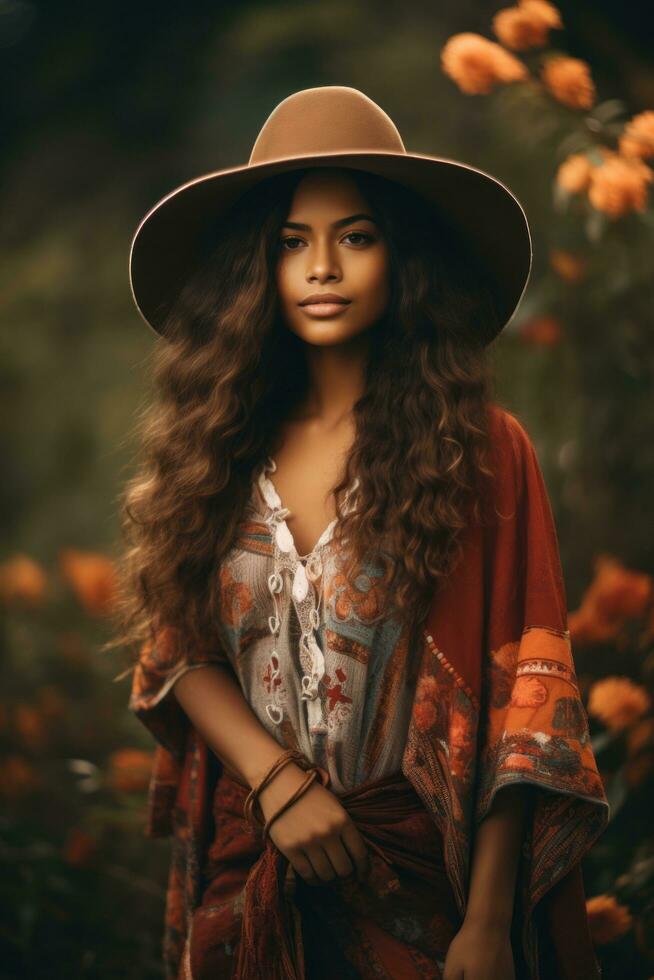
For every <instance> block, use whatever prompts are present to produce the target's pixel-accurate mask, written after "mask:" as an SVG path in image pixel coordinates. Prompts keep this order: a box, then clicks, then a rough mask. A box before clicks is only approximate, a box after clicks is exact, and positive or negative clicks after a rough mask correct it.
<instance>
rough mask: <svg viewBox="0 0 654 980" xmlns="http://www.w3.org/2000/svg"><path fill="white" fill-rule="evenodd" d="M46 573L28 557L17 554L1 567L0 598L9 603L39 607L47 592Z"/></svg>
mask: <svg viewBox="0 0 654 980" xmlns="http://www.w3.org/2000/svg"><path fill="white" fill-rule="evenodd" d="M47 586H48V581H47V577H46V574H45V572H44V571H43V569H42V568H41V566H40V565H39V564H37V562H35V561H34V560H33V559H32V558H29V557H28V556H27V555H23V554H17V555H14V557H13V558H10V559H9V560H8V561H6V562H4V563H3V564H2V565H0V597H1V598H2V600H3V601H4V602H5V603H7V604H8V605H9V604H10V603H15V602H19V603H25V604H26V605H29V606H39V605H40V604H41V603H42V601H43V599H44V597H45V593H46V590H47Z"/></svg>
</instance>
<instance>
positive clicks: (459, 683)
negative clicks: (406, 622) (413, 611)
mask: <svg viewBox="0 0 654 980" xmlns="http://www.w3.org/2000/svg"><path fill="white" fill-rule="evenodd" d="M423 636H424V637H425V639H426V641H427V643H428V645H429V648H430V650H431V652H432V653H433V654H435V656H436V659H437V660H438V661H439V663H440V664H442V666H443V667H444V668H445V670H446V671H447V672H448V674H451V675H452V679H453V681H454V683H455V684H456V685H457V687H460V688H461V690H462V691H464V692H465V693H466V694H467V696H468V697H469V698H470V700H471V702H472V704H473V705H474V706H475V708H479V701H478V700H477V698H476V696H475V694H474V691H473V690H472V688H471V687H470V686H469V685H468V684H466V682H465V681H464V679H463V677H461V674H459V673H457V671H456V670H455V669H454V667H453V666H452V664H451V663H450V662H449V660H448V659H447V657H446V656H445V654H444V653H443V652H442V651H441V650H439V649H438V647H437V646H436V643H435V641H434V638H433V636H431V635H430V634H429V633H427V631H426V630H423Z"/></svg>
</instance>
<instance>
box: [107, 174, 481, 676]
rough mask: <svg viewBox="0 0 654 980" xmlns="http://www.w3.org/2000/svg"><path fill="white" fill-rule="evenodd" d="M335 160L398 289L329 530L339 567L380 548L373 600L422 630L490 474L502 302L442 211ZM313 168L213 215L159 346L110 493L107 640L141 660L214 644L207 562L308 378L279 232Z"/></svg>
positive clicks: (275, 180)
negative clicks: (170, 643)
mask: <svg viewBox="0 0 654 980" xmlns="http://www.w3.org/2000/svg"><path fill="white" fill-rule="evenodd" d="M342 169H343V170H344V171H345V172H346V173H348V174H350V175H351V176H352V178H353V179H354V180H355V181H356V182H357V185H358V187H359V189H360V191H361V193H362V195H363V196H364V198H365V200H366V201H367V203H368V206H369V207H370V208H371V210H372V213H373V214H374V216H375V217H376V219H377V221H378V223H379V226H380V228H381V232H382V234H383V235H384V237H385V239H386V242H387V244H388V249H389V257H390V265H389V274H390V277H391V283H390V286H391V289H390V296H391V298H390V302H389V304H388V308H387V310H386V312H385V315H384V317H383V318H382V319H381V321H380V322H378V323H376V324H375V325H374V326H373V327H372V328H371V329H372V330H374V331H375V336H374V337H373V338H372V343H371V344H370V355H369V359H368V363H367V366H366V378H365V388H364V393H363V395H362V397H361V398H359V400H358V401H357V402H356V404H355V405H354V407H353V414H354V419H355V423H356V424H355V438H354V441H353V444H352V446H351V450H350V452H349V456H348V458H347V461H346V469H345V472H344V474H343V478H342V480H341V482H340V483H338V484H336V485H335V486H334V487H333V488H332V490H333V492H334V495H335V502H336V513H337V516H338V520H337V523H336V526H335V529H334V537H333V541H334V546H335V547H336V548H338V547H339V546H340V545H342V544H343V542H344V539H345V538H347V550H348V554H349V569H350V571H351V570H352V569H353V568H354V566H355V565H356V563H358V562H359V561H362V560H363V559H364V557H365V556H366V555H369V554H370V553H371V552H372V553H374V554H375V555H376V556H377V558H378V560H381V562H382V565H383V569H384V571H383V575H382V579H381V580H380V581H381V588H382V591H383V590H386V591H385V592H384V595H385V596H386V598H387V599H388V600H389V601H390V599H391V598H392V602H393V606H394V608H395V609H396V610H397V612H398V613H399V615H400V616H401V617H402V618H404V619H405V620H406V621H407V622H409V623H410V624H411V625H412V627H413V628H414V629H418V628H419V625H420V623H421V621H422V619H423V618H424V617H425V616H426V614H427V611H428V609H429V605H430V603H431V601H432V600H433V597H434V594H435V591H436V590H438V589H440V588H441V587H442V586H443V584H444V582H445V580H446V579H447V577H448V575H449V574H450V572H451V570H452V569H453V567H454V565H455V564H456V562H457V561H458V560H459V558H460V556H461V551H462V547H461V535H462V532H463V530H464V528H465V527H466V525H467V523H468V521H469V520H470V519H471V517H473V516H474V515H477V516H478V515H479V497H480V485H481V484H480V478H481V474H482V473H485V474H489V475H490V474H491V472H492V471H491V470H490V469H489V460H490V456H489V452H488V450H489V437H488V426H489V418H488V411H489V403H490V395H489V388H490V372H489V369H488V359H487V348H486V346H485V338H487V337H488V335H489V334H488V333H487V331H488V332H490V336H493V335H494V331H495V325H496V314H495V310H494V307H493V303H492V298H491V291H490V288H489V285H488V282H487V280H486V278H485V275H484V272H483V270H482V268H481V267H480V265H479V264H478V263H477V261H476V259H475V256H474V254H473V252H472V251H471V250H470V249H469V248H468V247H467V245H466V243H465V242H464V241H463V240H462V239H461V237H460V236H459V234H458V233H457V229H456V228H455V227H454V226H452V224H451V223H450V222H449V221H448V220H447V219H446V218H445V217H444V215H443V214H442V213H441V212H439V211H437V210H436V209H434V208H433V207H431V206H428V205H427V203H426V201H425V200H424V199H423V198H422V197H421V196H420V195H418V194H416V193H415V192H413V191H412V190H410V189H409V188H406V187H404V186H402V185H400V184H398V183H396V182H394V181H390V180H386V179H385V178H383V177H381V176H377V175H374V174H371V173H367V172H362V171H358V170H355V169H349V168H342ZM306 172H307V170H306V169H300V170H293V171H291V172H287V173H284V174H281V175H276V176H274V177H272V178H270V179H268V180H265V181H263V182H262V183H260V184H258V185H257V186H256V187H255V188H254V189H252V190H250V191H249V192H247V193H246V194H245V195H244V196H242V197H241V198H240V199H239V200H238V201H237V202H235V203H234V204H233V205H232V207H231V208H230V209H229V211H228V212H227V214H226V215H225V216H224V218H223V219H222V220H220V222H218V223H216V226H215V227H214V228H212V229H211V230H210V232H209V233H208V234H207V236H206V237H205V240H204V242H203V243H202V252H201V255H202V256H203V258H202V259H201V260H198V261H196V263H195V265H194V267H193V270H192V274H191V276H190V277H189V278H188V281H187V282H186V284H185V285H184V287H183V288H182V290H181V292H180V293H179V296H178V298H177V299H176V301H175V303H174V305H173V306H172V308H171V309H170V312H169V314H168V316H167V320H166V323H165V325H164V330H163V332H164V336H163V337H162V338H161V339H157V341H156V342H155V345H154V349H153V355H152V359H153V364H152V366H151V367H152V377H153V379H154V393H153V395H152V396H150V395H149V396H148V399H147V402H146V404H145V406H144V407H143V408H142V410H141V411H140V413H139V415H138V417H137V422H136V430H135V435H136V438H137V441H138V445H139V447H140V453H141V459H140V466H139V469H138V472H137V473H136V474H135V475H134V476H133V477H132V478H131V479H130V480H129V482H128V483H127V484H126V486H125V488H124V491H123V492H122V495H121V501H120V506H121V531H122V537H123V538H124V541H125V548H124V550H123V552H122V554H121V558H120V560H119V588H118V601H117V604H116V609H117V613H116V616H117V624H118V631H119V633H120V635H119V636H117V638H116V639H114V640H112V641H110V643H108V644H107V645H106V646H107V647H109V646H112V647H115V646H118V645H121V646H125V645H126V646H128V647H129V648H131V649H132V651H133V653H134V654H135V656H136V657H138V651H139V649H140V648H141V646H142V644H143V643H145V642H152V641H153V639H154V638H155V636H156V633H157V630H158V629H160V628H162V627H165V628H166V629H167V630H168V629H170V628H172V629H173V630H174V631H175V633H176V635H178V636H181V637H184V643H183V646H184V647H186V648H187V650H188V649H192V650H193V653H194V656H195V655H199V656H202V655H203V654H207V655H208V656H209V657H210V656H211V653H212V651H213V652H214V653H215V651H216V649H217V646H219V644H220V640H219V633H218V627H217V624H218V623H219V616H220V612H219V610H220V597H219V591H220V583H219V575H218V574H217V569H218V568H219V566H220V563H221V561H222V559H223V557H224V556H225V555H226V553H227V552H228V551H229V550H230V548H231V547H232V546H233V542H234V538H235V533H236V529H237V525H238V523H239V520H240V519H241V517H242V514H243V511H244V507H245V505H246V502H247V500H248V498H249V495H250V490H251V485H252V480H253V478H254V475H255V472H256V471H257V469H258V467H259V466H260V465H261V464H262V463H263V462H264V460H265V459H266V456H267V454H268V452H269V448H270V445H271V442H272V441H273V439H274V436H275V433H276V432H278V431H279V426H280V423H281V422H282V420H283V419H284V418H285V417H286V415H287V413H288V412H290V411H292V409H293V407H294V406H295V405H296V404H298V402H299V401H300V400H301V399H302V398H303V397H304V396H305V395H306V393H307V388H308V375H307V371H306V367H305V357H304V346H305V345H304V342H303V341H302V340H300V338H298V337H297V336H296V335H295V334H294V333H293V332H292V331H291V330H289V329H288V327H287V326H286V325H285V323H284V322H283V319H282V318H281V316H280V309H279V303H278V297H277V290H276V266H277V262H278V254H279V241H280V231H281V228H282V226H283V222H284V221H285V219H286V218H287V216H288V213H289V209H290V206H291V203H292V198H293V193H294V190H295V188H296V186H297V184H298V182H299V181H300V179H301V178H302V177H303V176H304V174H305V173H306ZM355 478H358V481H359V483H358V490H357V493H356V495H355V497H354V498H353V499H351V500H350V501H349V503H348V506H347V508H343V504H344V502H345V497H344V494H345V491H346V489H347V488H348V487H350V486H351V484H352V482H353V481H354V479H355ZM353 504H355V506H353ZM384 605H386V603H384Z"/></svg>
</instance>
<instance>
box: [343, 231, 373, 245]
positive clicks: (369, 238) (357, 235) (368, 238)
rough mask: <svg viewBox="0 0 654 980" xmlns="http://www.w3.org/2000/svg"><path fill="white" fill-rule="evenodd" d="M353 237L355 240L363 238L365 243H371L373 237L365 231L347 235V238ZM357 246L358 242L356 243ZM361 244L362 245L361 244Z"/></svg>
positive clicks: (351, 232) (350, 232)
mask: <svg viewBox="0 0 654 980" xmlns="http://www.w3.org/2000/svg"><path fill="white" fill-rule="evenodd" d="M352 236H354V238H363V242H364V243H365V242H371V241H372V236H371V235H368V234H366V232H365V231H348V233H347V235H346V236H345V237H346V238H352ZM355 244H356V242H355ZM359 244H361V243H359Z"/></svg>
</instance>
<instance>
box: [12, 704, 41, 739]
mask: <svg viewBox="0 0 654 980" xmlns="http://www.w3.org/2000/svg"><path fill="white" fill-rule="evenodd" d="M14 724H15V727H16V731H17V733H18V735H19V736H20V738H21V740H22V741H23V742H24V743H25V745H28V746H29V747H30V748H31V749H41V748H43V745H44V744H45V741H46V728H45V725H44V724H43V717H42V715H41V712H40V711H39V709H38V708H35V707H34V706H33V705H31V704H27V703H25V702H21V703H19V704H17V705H16V706H15V708H14Z"/></svg>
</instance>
